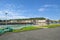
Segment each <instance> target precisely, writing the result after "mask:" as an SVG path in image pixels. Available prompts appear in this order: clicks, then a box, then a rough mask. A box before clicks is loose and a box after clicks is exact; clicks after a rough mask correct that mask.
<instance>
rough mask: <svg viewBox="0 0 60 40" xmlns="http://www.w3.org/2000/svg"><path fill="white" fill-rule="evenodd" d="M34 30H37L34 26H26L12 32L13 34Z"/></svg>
mask: <svg viewBox="0 0 60 40" xmlns="http://www.w3.org/2000/svg"><path fill="white" fill-rule="evenodd" d="M35 29H38V28H37V27H34V26H27V27H24V28H21V29H16V30H13V32H21V31H28V30H35Z"/></svg>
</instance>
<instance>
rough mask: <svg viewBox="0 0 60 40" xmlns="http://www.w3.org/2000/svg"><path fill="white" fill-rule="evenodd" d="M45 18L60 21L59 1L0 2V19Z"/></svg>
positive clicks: (25, 0) (15, 0)
mask: <svg viewBox="0 0 60 40" xmlns="http://www.w3.org/2000/svg"><path fill="white" fill-rule="evenodd" d="M5 13H8V15H7V19H19V18H30V17H45V18H49V19H54V20H58V19H60V0H0V19H6V15H5Z"/></svg>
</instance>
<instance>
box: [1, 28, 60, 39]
mask: <svg viewBox="0 0 60 40" xmlns="http://www.w3.org/2000/svg"><path fill="white" fill-rule="evenodd" d="M0 40H60V27H57V28H47V29H38V30H32V31H25V32H18V33H6V34H4V35H2V36H0Z"/></svg>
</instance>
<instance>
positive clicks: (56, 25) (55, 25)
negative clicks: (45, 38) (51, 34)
mask: <svg viewBox="0 0 60 40" xmlns="http://www.w3.org/2000/svg"><path fill="white" fill-rule="evenodd" d="M44 27H48V28H55V27H60V24H51V25H47V26H44Z"/></svg>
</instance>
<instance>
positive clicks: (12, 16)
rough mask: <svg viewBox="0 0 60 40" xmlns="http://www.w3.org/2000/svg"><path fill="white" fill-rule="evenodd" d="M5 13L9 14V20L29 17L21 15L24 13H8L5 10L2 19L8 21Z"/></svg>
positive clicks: (0, 17) (1, 15) (1, 12)
mask: <svg viewBox="0 0 60 40" xmlns="http://www.w3.org/2000/svg"><path fill="white" fill-rule="evenodd" d="M22 12H23V11H22ZM5 13H8V14H7V19H21V18H28V17H25V16H22V15H20V14H22V13H18V12H13V11H8V10H3V11H0V19H6V15H5Z"/></svg>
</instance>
